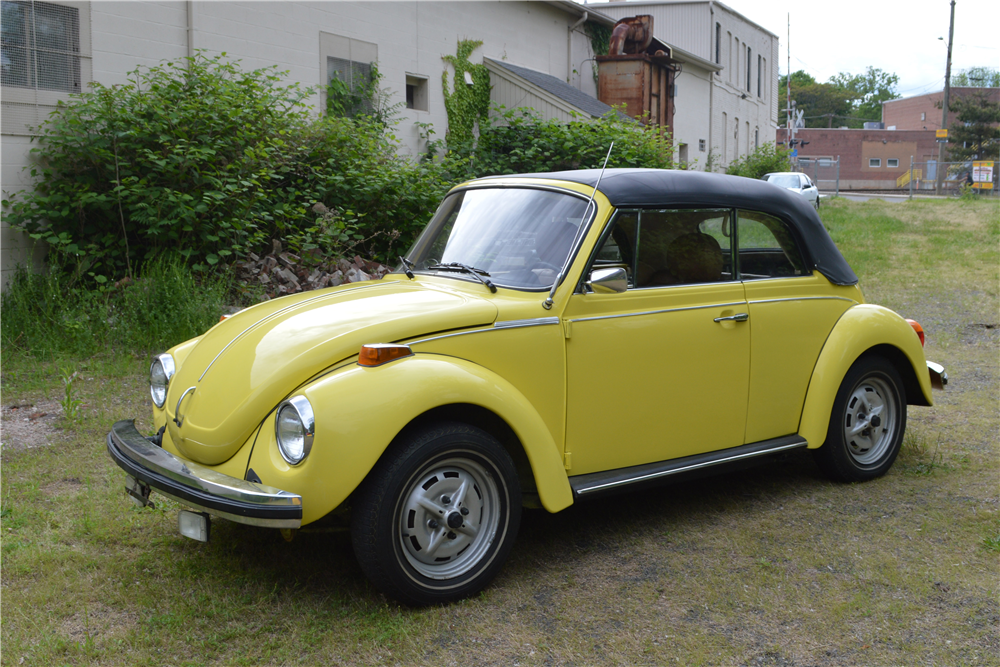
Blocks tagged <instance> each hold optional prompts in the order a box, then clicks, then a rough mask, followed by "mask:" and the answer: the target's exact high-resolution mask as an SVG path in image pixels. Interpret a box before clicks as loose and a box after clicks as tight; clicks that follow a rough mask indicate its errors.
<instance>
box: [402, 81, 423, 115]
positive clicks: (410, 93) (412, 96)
mask: <svg viewBox="0 0 1000 667" xmlns="http://www.w3.org/2000/svg"><path fill="white" fill-rule="evenodd" d="M406 108H407V109H414V110H416V111H427V77H426V76H424V75H422V74H407V75H406Z"/></svg>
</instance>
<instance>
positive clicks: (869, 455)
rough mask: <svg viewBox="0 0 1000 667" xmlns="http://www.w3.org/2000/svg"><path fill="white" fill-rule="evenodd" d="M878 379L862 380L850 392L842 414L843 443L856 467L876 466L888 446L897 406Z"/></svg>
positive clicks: (883, 383) (882, 382)
mask: <svg viewBox="0 0 1000 667" xmlns="http://www.w3.org/2000/svg"><path fill="white" fill-rule="evenodd" d="M896 400H897V399H896V395H895V393H894V392H893V391H892V389H891V388H890V386H889V385H888V384H887V383H886V382H885V381H884V380H882V379H880V378H877V377H869V378H865V379H863V380H862V381H861V382H859V383H858V384H857V386H856V387H855V388H854V391H853V392H851V396H850V398H848V400H847V410H846V414H845V415H844V441H845V442H846V443H847V451H848V453H850V455H851V458H853V459H854V460H855V462H857V463H858V464H859V465H871V464H874V463H877V462H878V461H879V460H881V458H882V457H883V456H884V455H885V453H886V451H887V450H888V449H889V447H890V446H891V445H892V439H893V437H895V433H896V420H897V419H898V416H897V415H898V412H899V406H898V405H897V404H896Z"/></svg>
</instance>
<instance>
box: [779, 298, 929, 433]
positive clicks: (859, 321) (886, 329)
mask: <svg viewBox="0 0 1000 667" xmlns="http://www.w3.org/2000/svg"><path fill="white" fill-rule="evenodd" d="M879 345H888V346H891V347H893V348H895V349H896V350H898V351H899V352H901V353H902V357H905V360H906V361H907V362H909V364H910V366H911V367H912V370H913V375H914V376H915V377H916V380H917V383H918V384H919V387H920V391H921V393H922V394H923V399H924V401H926V405H931V404H932V402H933V401H932V399H931V380H930V375H929V373H928V372H927V362H926V360H925V358H924V350H923V348H922V347H921V346H920V339H919V338H918V337H917V334H916V333H915V332H914V331H913V329H912V328H911V327H910V325H909V324H907V323H906V320H904V319H903V318H902V317H900V316H899V315H898V314H897V313H895V312H893V311H891V310H889V309H888V308H883V307H882V306H876V305H873V304H859V305H857V306H853V307H851V308H849V309H848V310H847V311H846V312H845V313H844V314H843V316H841V318H840V320H838V321H837V324H836V325H834V327H833V331H831V332H830V335H829V337H828V338H827V339H826V343H825V344H824V345H823V349H822V351H821V352H820V355H819V358H818V359H817V360H816V366H815V368H814V369H813V374H812V378H811V379H810V380H809V388H808V389H807V391H806V400H805V404H804V405H803V408H802V419H801V421H800V422H799V435H801V436H802V437H804V438H805V439H806V441H807V442H808V443H809V448H810V449H815V448H817V447H819V446H820V445H822V444H823V442H824V441H826V435H827V430H828V428H829V426H830V413H831V410H832V409H833V401H834V399H835V398H836V396H837V390H838V389H839V388H840V383H841V382H842V381H843V379H844V376H845V375H846V374H847V371H848V370H849V369H850V368H851V365H852V364H854V362H855V361H857V359H858V357H860V356H861V355H862V354H864V353H865V352H867V351H868V350H871V349H872V348H874V347H876V346H879ZM896 357H897V358H899V355H896ZM900 370H901V372H900V375H904V376H905V373H904V372H903V371H904V370H905V369H900ZM904 381H905V380H904Z"/></svg>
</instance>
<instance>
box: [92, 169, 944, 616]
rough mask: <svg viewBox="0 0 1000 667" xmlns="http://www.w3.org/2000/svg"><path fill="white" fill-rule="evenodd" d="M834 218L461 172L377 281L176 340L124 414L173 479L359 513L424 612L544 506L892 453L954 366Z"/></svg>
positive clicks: (152, 462)
mask: <svg viewBox="0 0 1000 667" xmlns="http://www.w3.org/2000/svg"><path fill="white" fill-rule="evenodd" d="M857 282H858V279H857V277H856V276H855V275H854V272H853V271H852V270H851V268H850V266H848V264H847V262H846V261H845V260H844V258H843V257H842V256H841V254H840V253H839V251H838V250H837V248H836V247H835V246H834V244H833V242H832V241H831V240H830V237H829V236H828V235H827V233H826V231H825V229H824V228H823V225H822V224H821V223H820V220H819V218H818V217H817V215H816V213H815V211H813V209H812V208H811V207H810V206H809V205H808V204H807V203H806V202H805V201H804V200H803V199H802V198H801V197H799V196H797V195H795V194H792V193H789V192H787V191H785V190H783V189H779V188H775V187H774V186H772V185H770V184H768V183H764V182H762V181H756V180H750V179H744V178H737V177H729V176H723V175H718V174H706V173H699V172H685V171H658V170H642V169H610V170H607V171H606V172H601V171H600V170H584V171H570V172H561V173H550V174H529V175H521V176H504V177H493V178H484V179H479V180H475V181H471V182H468V183H465V184H463V185H460V186H458V187H456V188H454V189H453V190H452V191H451V192H450V193H449V194H448V195H447V197H446V198H445V199H444V201H443V203H442V204H441V206H440V208H439V209H438V211H437V213H436V214H435V216H434V218H433V220H431V222H430V224H429V225H428V226H427V228H426V230H425V231H424V232H423V234H422V235H421V236H420V237H419V239H418V240H417V241H416V243H415V244H414V246H413V247H412V248H411V249H410V250H409V252H408V253H407V254H406V256H404V257H402V258H401V264H400V265H399V267H398V269H397V270H396V271H395V272H393V273H391V274H389V275H387V276H385V277H384V278H383V279H381V280H377V281H370V282H366V283H355V284H350V285H345V286H341V287H333V288H329V289H325V290H322V291H317V292H310V293H305V294H298V295H294V296H289V297H285V298H281V299H277V300H274V301H269V302H266V303H262V304H259V305H256V306H253V307H251V308H247V309H246V310H244V311H242V312H240V313H237V314H236V315H234V316H232V317H230V318H228V319H226V320H225V321H223V322H220V323H219V324H218V325H216V326H215V327H213V328H212V329H210V330H209V331H208V332H206V333H205V334H204V335H203V336H200V337H198V338H195V339H193V340H189V341H187V342H185V343H181V344H180V345H178V346H176V347H174V348H172V349H171V350H169V351H168V352H166V353H164V354H161V355H159V356H158V357H157V358H156V359H155V360H154V361H153V362H152V367H151V369H150V393H151V395H152V400H153V405H154V408H153V415H154V424H155V428H156V429H157V431H156V434H155V435H152V436H149V437H146V436H143V435H142V434H140V433H139V432H138V431H137V429H136V427H135V426H134V424H133V422H131V421H122V422H118V423H117V424H115V425H114V427H113V429H112V431H111V432H110V434H109V435H108V439H107V446H108V451H109V453H110V455H111V457H112V458H113V459H114V461H115V462H116V463H117V464H118V465H119V466H120V467H121V468H123V469H124V470H125V472H126V473H127V477H126V489H127V491H128V493H129V494H131V495H132V496H133V497H134V498H135V499H136V500H137V501H139V502H140V503H147V502H148V498H149V495H150V492H151V491H152V490H155V491H156V492H158V493H161V494H163V495H165V496H168V497H170V498H173V499H175V500H177V501H179V502H180V503H182V504H184V505H186V506H188V507H190V508H192V510H193V511H186V510H185V511H182V512H181V514H180V520H179V523H180V530H181V532H182V533H183V534H185V535H187V536H189V537H194V538H196V539H202V540H205V539H208V531H209V527H210V516H211V515H214V516H215V517H221V518H224V519H228V520H230V521H238V522H241V523H246V524H251V525H255V526H265V527H273V528H278V529H281V530H282V531H283V533H284V534H285V536H286V538H290V537H291V535H292V534H294V531H295V530H297V529H299V528H302V527H304V526H307V525H309V524H312V523H314V522H317V521H320V520H324V519H326V520H327V521H333V520H334V519H339V520H341V521H345V520H346V521H349V525H350V530H351V538H352V543H353V546H354V550H355V553H356V555H357V558H358V561H359V562H360V565H361V567H362V569H363V570H364V572H365V573H366V574H367V576H368V577H369V578H370V579H371V581H372V582H373V583H374V584H375V586H377V587H378V588H379V589H380V590H382V591H383V592H384V593H386V594H387V595H389V596H391V597H393V598H396V599H397V600H400V601H402V602H404V603H407V604H413V605H420V604H431V603H438V602H445V601H449V600H455V599H458V598H462V597H465V596H468V595H471V594H473V593H475V592H476V591H478V590H480V589H482V588H483V587H484V586H485V585H486V584H487V583H489V581H490V580H491V579H492V578H493V577H494V575H495V574H496V573H497V571H498V570H499V568H500V567H501V566H502V564H503V562H504V559H505V558H506V556H507V554H508V552H509V551H510V549H511V545H512V544H513V542H514V539H515V536H516V534H517V529H518V524H519V521H520V517H521V508H522V507H538V506H541V507H543V508H545V509H546V510H548V511H549V512H558V511H560V510H562V509H565V508H566V507H569V506H570V505H572V504H574V503H576V502H578V501H584V500H586V499H590V498H598V497H601V496H602V495H605V494H609V493H615V492H620V491H623V490H628V489H632V488H639V487H643V486H646V485H649V484H654V483H661V482H666V481H670V480H676V479H679V478H683V477H685V476H690V475H695V474H704V473H705V472H708V471H716V470H724V469H729V468H731V467H733V466H737V465H746V464H748V463H750V462H758V461H762V460H766V459H767V457H769V456H772V455H775V454H778V453H781V452H788V451H790V450H794V449H798V448H808V449H812V450H813V451H814V454H815V458H816V462H817V463H818V465H819V467H820V468H821V469H822V470H823V471H824V472H825V473H826V474H828V475H829V476H831V477H833V478H836V479H839V480H844V481H862V480H867V479H871V478H875V477H878V476H880V475H882V474H884V473H885V472H886V471H887V470H888V469H889V467H890V466H891V465H892V463H893V461H894V459H895V458H896V455H897V453H898V452H899V448H900V443H901V441H902V438H903V431H904V429H905V427H906V410H907V405H930V404H931V388H932V386H936V387H938V388H941V387H943V385H944V383H945V382H946V381H947V376H946V375H945V373H944V370H943V369H942V368H941V367H940V366H938V365H936V364H933V363H930V362H927V361H926V360H925V358H924V353H923V348H922V341H923V331H922V329H921V328H920V326H919V324H917V323H916V322H908V321H907V320H904V319H903V318H902V317H900V316H899V315H897V314H896V313H894V312H892V311H890V310H887V309H885V308H882V307H879V306H875V305H870V304H866V303H865V302H864V299H863V297H862V295H861V291H860V289H859V288H858V286H857Z"/></svg>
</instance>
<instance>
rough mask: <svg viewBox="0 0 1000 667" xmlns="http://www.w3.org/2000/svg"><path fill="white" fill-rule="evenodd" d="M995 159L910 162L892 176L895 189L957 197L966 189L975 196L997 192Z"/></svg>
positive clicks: (993, 195) (911, 195)
mask: <svg viewBox="0 0 1000 667" xmlns="http://www.w3.org/2000/svg"><path fill="white" fill-rule="evenodd" d="M998 166H1000V165H998V163H997V162H994V161H991V160H984V161H979V160H976V161H972V160H969V161H965V162H941V163H938V162H937V161H936V160H928V161H926V162H914V163H913V164H912V165H911V166H910V168H909V169H907V170H906V171H904V172H903V173H902V174H901V175H900V176H899V177H898V178H897V179H896V189H897V190H900V191H901V193H905V194H908V195H909V196H910V197H911V198H912V197H913V196H914V195H945V196H949V197H959V196H962V195H963V194H966V193H969V192H971V193H973V194H974V195H976V196H983V197H989V196H992V197H996V196H998V195H1000V188H998V184H997V176H998V173H997V172H998V169H997V167H998Z"/></svg>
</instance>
